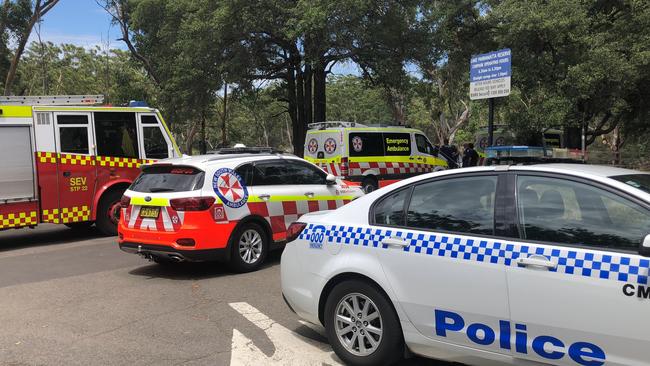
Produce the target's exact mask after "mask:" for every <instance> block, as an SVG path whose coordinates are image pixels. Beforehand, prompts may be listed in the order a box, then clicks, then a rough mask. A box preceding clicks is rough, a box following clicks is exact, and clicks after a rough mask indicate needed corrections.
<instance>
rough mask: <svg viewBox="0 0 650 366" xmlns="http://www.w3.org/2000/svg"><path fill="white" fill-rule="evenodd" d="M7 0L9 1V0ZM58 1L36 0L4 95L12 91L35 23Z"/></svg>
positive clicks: (11, 67) (12, 65)
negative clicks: (42, 0)
mask: <svg viewBox="0 0 650 366" xmlns="http://www.w3.org/2000/svg"><path fill="white" fill-rule="evenodd" d="M5 1H7V3H8V2H9V1H8V0H5ZM58 2H59V0H45V2H41V0H36V4H35V5H34V12H33V13H32V17H31V18H30V19H29V22H28V23H27V27H26V28H25V31H24V33H23V34H21V35H20V37H19V41H18V47H17V48H16V52H15V53H14V57H13V58H12V59H11V64H10V66H9V71H8V72H7V78H6V79H5V88H4V95H9V94H10V92H11V87H12V86H13V84H14V79H15V78H16V71H17V70H18V63H19V62H20V58H21V57H22V55H23V52H24V51H25V45H27V41H28V40H29V35H30V34H31V33H32V29H33V28H34V24H36V22H37V21H39V19H41V18H42V17H43V16H44V15H45V14H46V13H47V12H48V11H50V9H52V7H53V6H54V5H56V3H58ZM2 31H4V29H2Z"/></svg>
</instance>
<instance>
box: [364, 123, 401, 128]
mask: <svg viewBox="0 0 650 366" xmlns="http://www.w3.org/2000/svg"><path fill="white" fill-rule="evenodd" d="M367 127H392V128H411V126H409V125H391V124H387V123H374V124H370V125H368V126H367Z"/></svg>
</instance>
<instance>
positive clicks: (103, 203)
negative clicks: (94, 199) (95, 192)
mask: <svg viewBox="0 0 650 366" xmlns="http://www.w3.org/2000/svg"><path fill="white" fill-rule="evenodd" d="M122 193H123V191H120V190H116V191H109V192H107V193H105V194H104V195H103V196H102V198H101V199H100V200H99V204H98V205H97V220H96V221H95V225H97V230H99V232H100V233H102V234H104V235H106V236H115V235H117V223H118V222H119V221H120V199H121V198H122Z"/></svg>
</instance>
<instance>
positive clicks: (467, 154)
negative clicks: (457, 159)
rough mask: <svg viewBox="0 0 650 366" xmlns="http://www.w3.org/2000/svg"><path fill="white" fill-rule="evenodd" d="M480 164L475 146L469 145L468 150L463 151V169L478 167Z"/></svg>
mask: <svg viewBox="0 0 650 366" xmlns="http://www.w3.org/2000/svg"><path fill="white" fill-rule="evenodd" d="M477 164H478V153H477V152H476V150H474V144H473V143H471V142H470V143H469V144H467V148H465V151H463V167H468V166H476V165H477Z"/></svg>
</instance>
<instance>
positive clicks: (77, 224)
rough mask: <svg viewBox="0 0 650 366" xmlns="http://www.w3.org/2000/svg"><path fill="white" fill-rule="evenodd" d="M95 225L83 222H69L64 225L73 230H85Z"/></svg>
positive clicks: (90, 222)
mask: <svg viewBox="0 0 650 366" xmlns="http://www.w3.org/2000/svg"><path fill="white" fill-rule="evenodd" d="M94 223H95V222H94V221H81V222H69V223H67V224H64V225H65V226H67V227H69V228H70V229H73V230H83V229H87V228H89V227H91V226H93V224H94Z"/></svg>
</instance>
